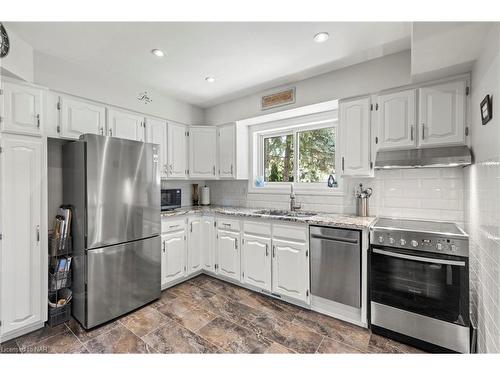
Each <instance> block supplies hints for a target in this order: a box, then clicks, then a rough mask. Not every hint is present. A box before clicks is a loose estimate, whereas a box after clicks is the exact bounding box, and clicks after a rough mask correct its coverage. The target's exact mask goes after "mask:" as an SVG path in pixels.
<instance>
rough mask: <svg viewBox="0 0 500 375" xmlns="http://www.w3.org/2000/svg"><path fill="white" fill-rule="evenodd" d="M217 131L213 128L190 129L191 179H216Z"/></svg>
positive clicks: (195, 127) (197, 127) (192, 127)
mask: <svg viewBox="0 0 500 375" xmlns="http://www.w3.org/2000/svg"><path fill="white" fill-rule="evenodd" d="M216 160H217V129H216V128H215V127H213V126H191V127H190V129H189V177H192V178H205V179H214V178H215V177H216V172H217V170H216V168H217V166H216Z"/></svg>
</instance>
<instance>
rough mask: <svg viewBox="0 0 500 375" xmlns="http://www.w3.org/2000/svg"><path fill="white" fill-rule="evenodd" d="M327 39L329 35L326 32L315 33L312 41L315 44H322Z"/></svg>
mask: <svg viewBox="0 0 500 375" xmlns="http://www.w3.org/2000/svg"><path fill="white" fill-rule="evenodd" d="M329 37H330V34H328V33H327V32H326V31H322V32H320V33H317V34H316V35H315V36H314V38H313V39H314V41H315V42H316V43H323V42H326V41H327V40H328V38H329Z"/></svg>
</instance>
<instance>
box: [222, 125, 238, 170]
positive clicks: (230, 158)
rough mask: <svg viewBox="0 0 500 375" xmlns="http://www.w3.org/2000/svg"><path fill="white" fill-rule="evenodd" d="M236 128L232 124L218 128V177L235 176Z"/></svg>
mask: <svg viewBox="0 0 500 375" xmlns="http://www.w3.org/2000/svg"><path fill="white" fill-rule="evenodd" d="M235 131H236V129H235V127H234V125H229V126H221V127H220V128H219V177H221V178H234V177H235V161H236V158H235V156H236V133H235Z"/></svg>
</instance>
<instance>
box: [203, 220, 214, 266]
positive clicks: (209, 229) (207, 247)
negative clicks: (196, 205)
mask: <svg viewBox="0 0 500 375" xmlns="http://www.w3.org/2000/svg"><path fill="white" fill-rule="evenodd" d="M214 222H215V220H214V218H213V217H205V216H204V217H202V219H201V238H202V249H203V250H202V259H203V269H204V270H206V271H210V272H215V261H216V259H215V258H216V257H215V247H216V236H215V229H214V228H215V224H214Z"/></svg>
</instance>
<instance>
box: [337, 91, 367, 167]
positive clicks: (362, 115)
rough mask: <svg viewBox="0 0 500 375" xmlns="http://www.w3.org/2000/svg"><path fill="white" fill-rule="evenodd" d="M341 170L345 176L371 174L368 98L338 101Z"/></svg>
mask: <svg viewBox="0 0 500 375" xmlns="http://www.w3.org/2000/svg"><path fill="white" fill-rule="evenodd" d="M340 135H341V136H340V138H341V144H340V147H341V149H342V153H341V155H342V156H341V163H342V165H341V170H342V174H343V175H345V176H366V175H370V174H371V165H370V163H371V153H370V98H369V97H366V98H362V99H356V100H349V101H343V102H341V103H340Z"/></svg>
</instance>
